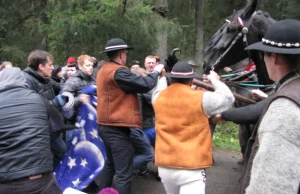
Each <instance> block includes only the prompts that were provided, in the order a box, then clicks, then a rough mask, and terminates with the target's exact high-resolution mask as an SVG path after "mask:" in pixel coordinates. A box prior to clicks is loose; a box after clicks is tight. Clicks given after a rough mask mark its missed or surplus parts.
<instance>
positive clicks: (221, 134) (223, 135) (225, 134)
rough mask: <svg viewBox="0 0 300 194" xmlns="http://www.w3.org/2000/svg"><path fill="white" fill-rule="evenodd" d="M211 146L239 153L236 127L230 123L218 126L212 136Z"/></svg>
mask: <svg viewBox="0 0 300 194" xmlns="http://www.w3.org/2000/svg"><path fill="white" fill-rule="evenodd" d="M213 146H214V147H218V148H224V149H230V150H236V151H240V146H239V140H238V126H237V125H236V124H234V123H232V122H226V123H223V124H218V125H217V127H216V129H215V133H214V136H213Z"/></svg>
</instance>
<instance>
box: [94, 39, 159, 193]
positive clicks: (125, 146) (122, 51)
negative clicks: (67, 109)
mask: <svg viewBox="0 0 300 194" xmlns="http://www.w3.org/2000/svg"><path fill="white" fill-rule="evenodd" d="M128 49H131V47H129V46H128V45H127V44H126V43H125V41H124V40H122V39H119V38H113V39H111V40H109V41H108V42H107V44H106V47H105V51H104V52H106V53H107V56H108V59H109V60H108V61H106V62H105V63H104V64H103V66H102V68H101V69H100V70H99V72H98V74H97V81H96V84H97V97H98V104H97V116H98V118H97V123H98V124H99V134H100V137H101V138H102V140H103V141H104V143H105V147H106V152H107V160H106V162H105V166H104V169H103V170H102V172H101V174H100V180H99V187H100V190H101V189H104V188H106V187H111V185H112V180H113V176H114V174H116V183H115V186H116V189H117V191H118V192H119V193H120V194H131V178H132V174H133V155H134V150H133V146H132V142H131V139H130V128H139V129H141V128H142V122H141V112H140V107H139V102H138V98H137V93H144V92H148V91H150V90H151V89H152V88H154V87H155V86H156V84H157V80H158V76H159V74H160V73H161V72H162V70H163V65H157V66H156V67H155V68H154V72H153V73H150V74H148V75H147V76H146V77H143V76H136V75H135V74H133V73H132V72H131V71H130V69H129V68H127V67H126V66H125V64H126V60H127V51H128Z"/></svg>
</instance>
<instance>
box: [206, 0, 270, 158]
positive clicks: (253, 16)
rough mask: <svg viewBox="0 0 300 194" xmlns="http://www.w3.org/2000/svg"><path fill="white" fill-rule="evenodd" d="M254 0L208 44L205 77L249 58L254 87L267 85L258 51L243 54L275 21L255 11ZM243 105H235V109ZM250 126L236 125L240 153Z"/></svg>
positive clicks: (267, 78) (259, 11)
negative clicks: (254, 69) (251, 64)
mask: <svg viewBox="0 0 300 194" xmlns="http://www.w3.org/2000/svg"><path fill="white" fill-rule="evenodd" d="M256 6H257V0H252V2H251V3H250V4H248V5H247V6H246V7H244V8H243V9H240V10H238V11H235V12H234V13H233V14H232V15H231V16H229V17H228V19H227V20H226V22H225V23H224V24H223V25H222V26H221V28H220V29H219V30H218V31H217V32H216V33H215V34H214V35H213V36H212V38H211V39H210V40H209V41H208V43H207V46H206V47H205V51H204V62H203V70H204V73H205V74H208V73H209V71H210V70H214V71H216V72H218V71H220V70H221V69H223V68H224V67H226V66H231V65H233V64H237V63H238V62H239V61H242V60H244V59H246V58H250V59H251V60H252V61H253V62H254V63H255V65H256V74H257V81H258V84H261V85H271V84H272V83H273V81H271V80H270V78H269V76H268V73H267V69H266V66H265V63H264V60H263V53H261V52H259V51H245V50H244V49H245V47H246V46H248V45H250V44H253V43H255V42H259V41H261V39H262V38H263V36H264V34H265V33H266V31H267V29H268V27H269V26H270V25H272V24H273V23H275V22H276V20H274V19H273V18H272V17H271V16H270V15H269V14H268V13H267V12H264V11H261V10H258V11H256ZM236 92H237V93H239V94H241V95H243V96H247V97H248V98H249V97H251V93H250V92H249V91H248V90H247V89H244V88H240V87H237V88H236ZM244 105H245V104H243V103H239V104H236V106H237V107H240V106H244ZM252 128H253V126H240V129H239V140H240V146H241V151H242V154H244V151H245V149H246V144H247V141H248V139H249V137H250V135H251V131H252Z"/></svg>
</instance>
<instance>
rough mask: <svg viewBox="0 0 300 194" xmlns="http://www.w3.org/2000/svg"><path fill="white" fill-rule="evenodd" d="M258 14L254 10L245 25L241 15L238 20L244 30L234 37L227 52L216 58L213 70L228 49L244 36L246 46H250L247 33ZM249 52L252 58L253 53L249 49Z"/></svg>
mask: <svg viewBox="0 0 300 194" xmlns="http://www.w3.org/2000/svg"><path fill="white" fill-rule="evenodd" d="M255 15H256V11H255V12H253V14H252V15H251V17H250V19H249V20H248V22H247V23H246V25H244V22H243V20H242V18H241V17H238V22H239V24H240V25H241V26H242V30H241V31H240V32H239V33H238V34H237V35H236V36H235V37H234V38H233V39H232V42H231V44H230V45H229V47H228V48H227V49H226V50H225V52H224V53H223V54H222V55H221V56H220V57H219V58H218V59H217V60H216V62H215V63H214V64H213V65H212V66H211V70H214V68H215V67H216V66H217V65H218V64H219V63H220V62H221V60H222V59H223V58H224V56H225V55H226V54H227V53H228V51H229V50H230V49H231V48H232V47H233V46H234V45H235V43H236V42H237V41H238V40H239V39H240V38H241V37H242V36H243V42H244V44H245V47H247V46H248V42H247V34H248V31H249V28H250V26H251V24H252V22H253V20H254V17H255ZM247 54H248V56H249V58H251V55H250V53H249V51H247Z"/></svg>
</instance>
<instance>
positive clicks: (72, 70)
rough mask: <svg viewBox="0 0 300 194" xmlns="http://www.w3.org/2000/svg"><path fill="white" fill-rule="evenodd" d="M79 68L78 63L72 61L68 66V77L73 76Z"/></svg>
mask: <svg viewBox="0 0 300 194" xmlns="http://www.w3.org/2000/svg"><path fill="white" fill-rule="evenodd" d="M77 69H78V66H77V63H71V64H69V65H68V66H67V78H70V77H72V75H74V74H75V73H76V71H77Z"/></svg>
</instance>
